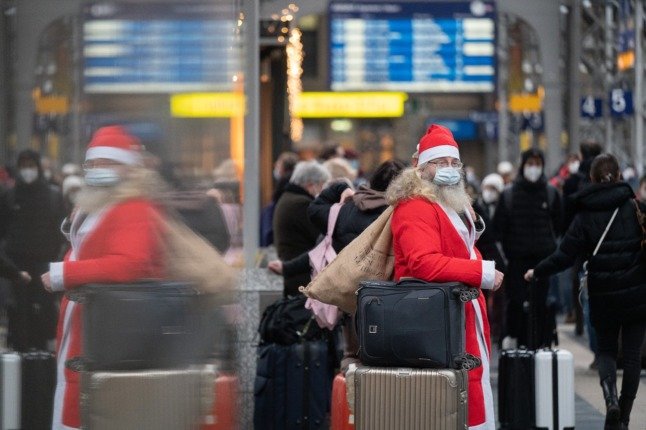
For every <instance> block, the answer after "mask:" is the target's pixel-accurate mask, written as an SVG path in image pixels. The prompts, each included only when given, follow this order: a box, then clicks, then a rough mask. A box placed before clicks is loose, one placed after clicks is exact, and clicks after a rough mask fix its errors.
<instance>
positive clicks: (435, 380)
mask: <svg viewBox="0 0 646 430" xmlns="http://www.w3.org/2000/svg"><path fill="white" fill-rule="evenodd" d="M346 380H347V387H348V388H347V389H348V402H349V403H350V410H351V413H353V414H354V424H355V428H356V430H395V429H396V430H429V429H433V430H456V429H459V430H463V429H465V430H466V429H468V425H467V383H468V377H467V371H465V370H453V369H411V368H395V367H393V368H385V367H366V366H360V367H356V368H355V367H354V366H351V368H350V370H348V373H347V374H346Z"/></svg>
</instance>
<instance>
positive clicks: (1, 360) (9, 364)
mask: <svg viewBox="0 0 646 430" xmlns="http://www.w3.org/2000/svg"><path fill="white" fill-rule="evenodd" d="M21 373H22V366H21V358H20V354H18V353H16V352H6V353H3V354H2V355H0V390H1V391H0V395H1V396H2V397H1V399H0V429H2V430H18V429H20V428H22V427H21V423H20V411H21V407H20V402H21V400H22V399H21V391H22V390H21Z"/></svg>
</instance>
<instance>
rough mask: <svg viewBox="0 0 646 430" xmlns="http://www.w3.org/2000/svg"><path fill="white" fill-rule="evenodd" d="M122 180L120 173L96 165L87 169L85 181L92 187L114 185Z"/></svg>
mask: <svg viewBox="0 0 646 430" xmlns="http://www.w3.org/2000/svg"><path fill="white" fill-rule="evenodd" d="M120 180H121V177H120V176H119V173H118V172H117V171H116V170H114V169H110V168H107V167H94V168H92V169H87V170H86V171H85V183H86V184H88V185H89V186H91V187H112V186H114V185H116V184H118V183H119V181H120Z"/></svg>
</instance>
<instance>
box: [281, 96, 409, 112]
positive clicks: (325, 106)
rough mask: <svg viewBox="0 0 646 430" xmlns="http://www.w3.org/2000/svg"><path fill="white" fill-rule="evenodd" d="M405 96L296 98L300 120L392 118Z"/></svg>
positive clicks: (401, 110)
mask: <svg viewBox="0 0 646 430" xmlns="http://www.w3.org/2000/svg"><path fill="white" fill-rule="evenodd" d="M407 98H408V96H407V95H406V93H398V92H365V93H364V92H347V93H346V92H342V93H333V92H304V93H301V94H300V96H299V97H298V98H296V100H295V103H294V111H293V112H294V116H297V117H300V118H396V117H400V116H402V115H404V102H405V101H406V99H407Z"/></svg>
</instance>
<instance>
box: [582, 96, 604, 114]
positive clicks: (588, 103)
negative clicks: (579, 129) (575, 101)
mask: <svg viewBox="0 0 646 430" xmlns="http://www.w3.org/2000/svg"><path fill="white" fill-rule="evenodd" d="M602 115H603V100H601V99H597V98H594V97H593V96H585V97H582V98H581V117H583V118H601V116H602Z"/></svg>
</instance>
